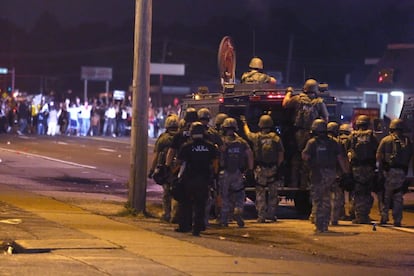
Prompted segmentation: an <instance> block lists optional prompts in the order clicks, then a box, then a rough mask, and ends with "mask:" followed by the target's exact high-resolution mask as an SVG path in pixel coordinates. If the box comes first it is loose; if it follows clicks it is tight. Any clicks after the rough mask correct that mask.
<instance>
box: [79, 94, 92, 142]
mask: <svg viewBox="0 0 414 276" xmlns="http://www.w3.org/2000/svg"><path fill="white" fill-rule="evenodd" d="M91 109H92V107H91V106H90V105H89V104H88V101H85V103H84V104H83V105H81V106H80V108H79V112H80V113H79V118H80V119H81V120H82V124H81V130H80V135H82V136H86V135H88V132H89V128H90V127H91Z"/></svg>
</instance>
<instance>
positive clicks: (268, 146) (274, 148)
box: [255, 132, 279, 164]
mask: <svg viewBox="0 0 414 276" xmlns="http://www.w3.org/2000/svg"><path fill="white" fill-rule="evenodd" d="M276 137H277V135H276V133H274V132H270V133H267V134H262V133H260V134H259V137H258V139H257V144H256V146H255V149H256V150H255V153H256V158H255V160H256V162H257V163H259V164H276V163H277V161H278V160H277V159H278V155H279V153H278V143H277V142H276V140H275V138H276Z"/></svg>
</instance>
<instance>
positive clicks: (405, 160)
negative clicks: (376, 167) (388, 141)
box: [390, 135, 411, 170]
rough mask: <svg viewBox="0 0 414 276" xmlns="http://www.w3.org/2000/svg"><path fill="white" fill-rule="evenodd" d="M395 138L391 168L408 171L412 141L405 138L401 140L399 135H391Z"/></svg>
mask: <svg viewBox="0 0 414 276" xmlns="http://www.w3.org/2000/svg"><path fill="white" fill-rule="evenodd" d="M391 136H392V138H393V143H392V153H391V155H390V167H391V168H393V167H394V168H401V169H403V170H407V168H408V164H409V162H410V159H411V148H410V141H409V140H408V138H407V137H405V136H403V137H401V138H403V139H400V138H399V137H398V136H397V135H391Z"/></svg>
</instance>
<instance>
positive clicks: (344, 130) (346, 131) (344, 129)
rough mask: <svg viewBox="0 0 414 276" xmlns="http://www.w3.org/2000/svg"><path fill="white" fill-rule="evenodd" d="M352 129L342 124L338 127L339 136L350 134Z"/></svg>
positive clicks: (348, 125)
mask: <svg viewBox="0 0 414 276" xmlns="http://www.w3.org/2000/svg"><path fill="white" fill-rule="evenodd" d="M351 131H352V127H351V125H350V124H342V125H340V126H339V134H347V135H348V134H351Z"/></svg>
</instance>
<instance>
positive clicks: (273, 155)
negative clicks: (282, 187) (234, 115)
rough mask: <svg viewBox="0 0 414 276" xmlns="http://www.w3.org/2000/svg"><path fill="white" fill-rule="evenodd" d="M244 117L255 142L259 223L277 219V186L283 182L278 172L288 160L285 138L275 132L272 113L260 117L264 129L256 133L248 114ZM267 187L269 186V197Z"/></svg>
mask: <svg viewBox="0 0 414 276" xmlns="http://www.w3.org/2000/svg"><path fill="white" fill-rule="evenodd" d="M241 120H242V122H243V129H244V132H245V134H246V136H247V138H248V139H249V140H250V141H251V142H252V144H253V153H254V161H255V169H254V176H255V180H256V202H255V203H256V210H257V212H258V218H257V222H259V223H264V222H266V219H270V220H271V221H277V217H276V209H277V206H278V204H279V200H278V191H277V188H278V186H279V181H280V179H278V177H277V175H278V170H279V168H280V165H281V164H282V162H283V160H284V151H285V150H284V147H283V143H282V140H281V139H280V137H279V136H278V135H277V134H276V133H275V132H274V131H273V127H274V125H273V120H272V117H270V116H269V115H262V116H261V117H260V119H259V124H258V126H259V128H260V131H259V132H256V133H253V132H250V128H249V126H248V125H247V122H246V119H245V118H244V117H242V118H241ZM266 187H267V188H268V196H267V197H266Z"/></svg>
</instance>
